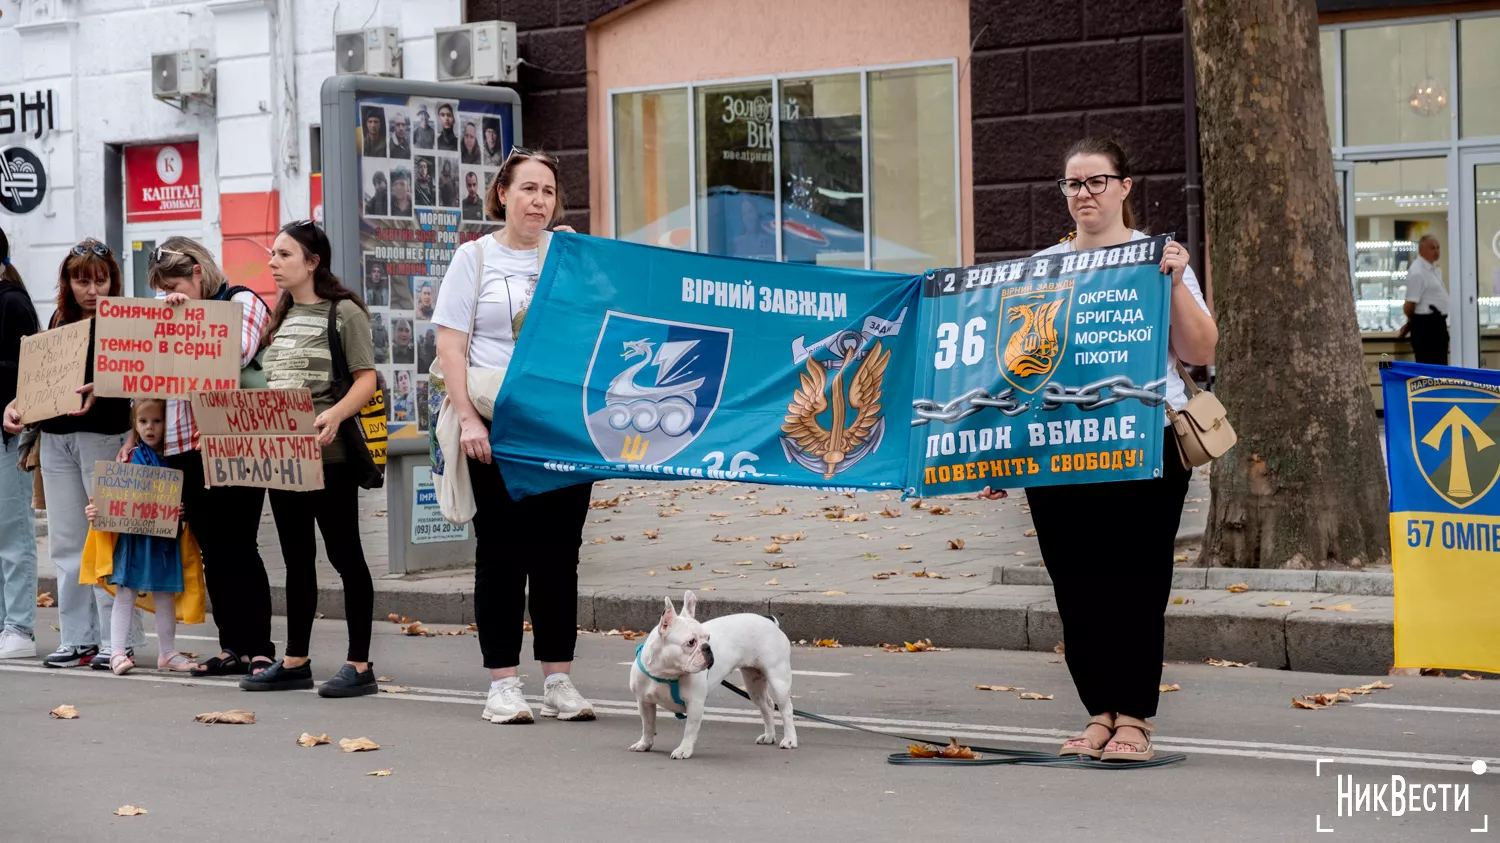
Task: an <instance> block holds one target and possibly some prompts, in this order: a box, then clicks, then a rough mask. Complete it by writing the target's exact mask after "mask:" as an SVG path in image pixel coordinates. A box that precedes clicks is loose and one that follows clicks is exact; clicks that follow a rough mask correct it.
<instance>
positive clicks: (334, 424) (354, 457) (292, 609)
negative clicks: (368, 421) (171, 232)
mask: <svg viewBox="0 0 1500 843" xmlns="http://www.w3.org/2000/svg"><path fill="white" fill-rule="evenodd" d="M271 275H272V277H274V278H275V279H276V286H278V287H280V288H281V298H279V299H278V300H277V302H276V310H275V311H274V312H273V313H272V315H271V321H270V323H269V324H268V325H266V335H265V342H266V358H265V367H266V385H267V386H268V387H270V388H272V389H307V390H309V391H310V392H311V393H312V401H313V408H314V410H315V411H316V412H317V417H316V418H315V419H314V421H313V426H314V428H315V429H316V431H317V435H318V444H319V445H321V446H322V448H323V488H322V489H318V490H315V491H306V492H299V491H292V490H287V489H272V490H271V493H270V497H271V513H272V515H274V516H275V518H276V532H277V534H278V536H279V537H280V539H281V555H282V557H283V558H284V559H285V560H286V624H287V637H286V652H285V655H283V656H282V657H281V658H280V659H277V660H276V663H275V664H273V665H271V667H270V668H268V669H266V670H264V671H261V672H260V673H257V674H255V675H252V676H246V677H245V678H243V679H241V680H240V688H242V689H244V690H246V691H294V690H305V689H307V688H311V687H312V686H313V676H312V660H311V659H309V658H308V648H309V644H310V641H311V639H312V626H313V617H314V615H315V614H316V612H317V608H318V573H317V567H316V562H317V546H316V544H315V543H314V537H313V525H314V524H316V525H317V527H318V529H319V530H321V532H322V533H323V547H324V549H325V550H326V551H327V552H328V561H329V562H330V563H332V564H333V567H334V569H335V570H336V571H338V572H339V577H340V578H341V579H342V580H343V582H344V618H345V623H346V624H347V626H348V630H349V650H348V656H347V661H346V662H345V663H344V664H343V665H342V666H341V667H340V668H339V670H338V673H336V674H335V675H334V676H333V678H332V679H329V680H328V681H326V682H324V683H323V684H322V685H320V686H318V695H319V696H323V697H357V696H364V695H367V694H373V693H375V692H376V691H377V690H378V688H377V686H376V684H375V671H374V670H372V669H371V667H370V633H371V625H372V618H373V616H374V611H375V585H374V582H373V580H371V578H370V569H369V567H368V566H367V565H366V564H365V554H364V549H363V548H362V547H361V545H360V541H359V489H360V485H361V482H362V481H364V479H365V472H366V471H368V470H369V469H372V468H373V464H372V463H370V457H369V453H368V452H367V451H365V450H364V447H365V446H364V441H363V437H362V435H360V436H358V437H351V436H343V435H341V427H344V422H346V421H347V420H349V419H355V422H356V425H357V422H358V419H357V418H356V416H357V414H358V413H359V411H360V408H362V407H364V406H365V404H367V403H369V401H370V398H371V397H373V396H374V395H375V388H376V380H375V349H374V346H373V345H372V343H371V339H370V314H369V311H368V310H367V309H366V308H365V303H364V300H363V299H361V298H360V297H359V294H358V293H355V292H354V291H352V290H350V289H348V288H346V287H345V286H344V285H343V284H342V283H341V282H340V281H339V279H338V277H337V276H335V275H334V274H333V246H332V244H330V243H329V242H328V236H327V235H326V234H324V233H323V230H322V229H321V228H319V227H318V226H317V225H316V224H314V223H313V222H312V221H311V220H301V221H299V222H294V223H289V224H287V225H285V226H283V227H282V229H281V233H280V234H278V235H276V242H275V243H273V244H272V245H271ZM350 381H352V383H351V382H350ZM345 388H346V389H347V391H345V392H344V394H343V395H339V394H338V393H339V391H341V390H344V389H345ZM356 439H357V440H358V441H354V440H356ZM356 449H358V450H356Z"/></svg>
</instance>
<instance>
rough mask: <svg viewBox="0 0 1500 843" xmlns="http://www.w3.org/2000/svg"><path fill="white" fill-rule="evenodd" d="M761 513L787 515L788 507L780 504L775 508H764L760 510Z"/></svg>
mask: <svg viewBox="0 0 1500 843" xmlns="http://www.w3.org/2000/svg"><path fill="white" fill-rule="evenodd" d="M760 514H761V515H785V514H786V507H784V506H779V505H778V506H777V507H776V508H775V509H762V510H761V511H760Z"/></svg>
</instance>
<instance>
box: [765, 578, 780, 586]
mask: <svg viewBox="0 0 1500 843" xmlns="http://www.w3.org/2000/svg"><path fill="white" fill-rule="evenodd" d="M766 585H781V583H780V582H778V581H777V579H776V578H775V577H772V578H770V579H768V580H766Z"/></svg>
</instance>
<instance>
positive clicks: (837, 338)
mask: <svg viewBox="0 0 1500 843" xmlns="http://www.w3.org/2000/svg"><path fill="white" fill-rule="evenodd" d="M1166 241H1167V238H1166V237H1157V238H1152V239H1146V240H1138V241H1134V242H1132V243H1129V244H1125V245H1122V246H1119V247H1114V248H1110V249H1100V250H1097V251H1092V252H1070V253H1066V254H1060V255H1048V256H1039V257H1033V258H1027V259H1024V260H1017V261H1010V262H1005V263H997V264H987V265H984V266H976V267H967V268H963V269H950V270H938V271H934V272H931V273H928V274H927V275H926V276H925V277H923V276H915V275H895V274H889V273H880V272H866V271H861V270H851V269H834V268H827V267H817V266H809V265H806V264H797V263H775V262H771V261H760V260H746V259H740V258H726V257H715V256H709V255H702V254H696V253H693V252H684V251H679V250H674V249H663V248H657V247H652V246H641V245H637V244H633V243H624V242H619V241H614V240H604V239H600V238H595V237H586V236H581V235H574V234H558V235H556V236H555V237H554V238H553V240H552V246H551V249H550V250H549V254H548V258H547V263H546V267H545V269H544V270H543V273H542V277H541V280H540V282H539V284H538V285H537V291H536V297H535V299H534V300H533V301H532V303H531V308H530V310H529V311H528V315H527V317H526V330H525V332H524V333H523V334H522V335H521V339H520V342H519V345H518V346H517V348H516V354H515V358H514V361H513V362H512V364H511V368H510V371H509V372H508V374H507V376H506V379H505V383H504V386H503V387H502V389H501V391H500V395H499V398H498V401H497V403H496V406H495V420H494V425H493V427H492V429H491V443H492V445H493V451H494V454H495V458H496V460H497V461H498V462H499V463H500V470H501V473H502V474H503V476H504V477H505V481H506V485H507V487H508V488H509V489H510V491H511V493H512V494H513V495H515V496H516V497H523V496H526V495H532V494H537V493H539V492H544V491H548V490H550V489H555V488H560V487H562V486H567V485H571V484H575V483H583V482H589V481H593V480H601V479H604V478H609V477H656V478H712V479H729V480H751V481H754V482H757V483H770V484H777V485H792V486H811V487H817V488H833V489H839V490H859V489H864V490H873V489H901V490H903V491H906V492H911V493H915V494H950V493H957V492H968V491H972V490H974V489H978V488H982V487H984V486H995V487H999V488H1020V487H1026V486H1043V485H1052V484H1058V483H1084V482H1099V481H1112V480H1133V479H1140V478H1145V477H1152V476H1155V475H1156V474H1157V473H1159V471H1160V466H1161V455H1162V450H1161V449H1162V438H1163V437H1162V430H1163V427H1164V426H1165V419H1164V417H1163V410H1162V407H1161V405H1162V402H1163V395H1164V385H1165V380H1166V379H1165V375H1166V357H1167V316H1168V305H1169V301H1170V300H1169V296H1168V291H1169V289H1170V281H1169V279H1168V277H1167V276H1165V275H1162V274H1161V273H1160V271H1159V270H1158V268H1157V263H1158V262H1159V261H1160V260H1161V252H1162V248H1163V246H1164V245H1165V243H1166Z"/></svg>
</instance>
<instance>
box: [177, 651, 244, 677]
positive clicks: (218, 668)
mask: <svg viewBox="0 0 1500 843" xmlns="http://www.w3.org/2000/svg"><path fill="white" fill-rule="evenodd" d="M224 652H226V653H228V654H229V655H228V656H214V657H213V658H211V659H209V660H207V661H205V662H203V663H202V664H200V665H198V669H197V670H194V671H192V672H191V673H190V674H189V675H191V676H194V677H198V678H200V679H201V678H203V677H207V676H239V675H241V674H243V673H245V672H246V669H247V668H248V667H249V666H248V665H246V664H245V663H244V662H242V661H240V657H239V655H238V654H236V653H235V652H234V651H233V650H225V651H224Z"/></svg>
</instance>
